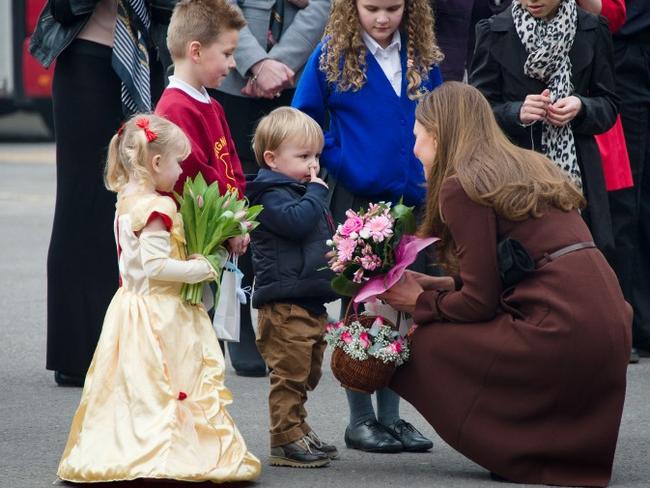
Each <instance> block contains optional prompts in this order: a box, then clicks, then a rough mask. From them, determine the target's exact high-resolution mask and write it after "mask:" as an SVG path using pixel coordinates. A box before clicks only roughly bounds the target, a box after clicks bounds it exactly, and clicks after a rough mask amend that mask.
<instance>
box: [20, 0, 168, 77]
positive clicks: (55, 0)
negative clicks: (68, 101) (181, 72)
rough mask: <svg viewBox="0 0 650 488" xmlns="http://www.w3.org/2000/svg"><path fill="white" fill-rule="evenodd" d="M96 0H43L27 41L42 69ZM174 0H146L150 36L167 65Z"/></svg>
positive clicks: (76, 29) (77, 29) (79, 26)
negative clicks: (169, 28)
mask: <svg viewBox="0 0 650 488" xmlns="http://www.w3.org/2000/svg"><path fill="white" fill-rule="evenodd" d="M98 2H99V0H47V3H46V4H45V7H43V11H42V12H41V15H40V17H39V19H38V24H37V25H36V30H35V31H34V34H33V35H32V39H31V42H30V44H29V52H30V53H31V54H32V56H34V57H35V58H36V59H37V60H38V61H39V62H40V63H41V64H42V65H43V66H45V67H46V68H47V67H49V66H50V64H52V61H54V60H55V59H56V58H57V56H58V55H59V54H61V53H62V52H63V50H64V49H65V48H66V47H68V46H69V45H70V43H71V42H72V41H73V40H74V39H75V38H76V37H77V35H79V32H81V30H82V29H83V28H84V26H85V25H86V22H88V19H89V18H90V16H91V15H92V13H93V11H94V10H95V5H97V3H98ZM176 2H178V0H149V2H148V3H149V5H150V8H151V29H150V35H151V38H152V40H153V43H154V46H155V48H156V50H157V53H158V56H159V58H160V61H161V62H162V64H163V66H164V67H165V68H167V66H169V65H170V64H171V59H170V56H169V52H168V51H167V42H166V39H167V25H168V24H169V18H170V16H171V13H172V10H173V9H174V5H176Z"/></svg>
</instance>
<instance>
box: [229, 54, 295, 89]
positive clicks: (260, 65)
mask: <svg viewBox="0 0 650 488" xmlns="http://www.w3.org/2000/svg"><path fill="white" fill-rule="evenodd" d="M250 71H251V73H253V79H251V80H250V81H249V83H247V84H246V86H245V87H244V88H242V94H244V95H247V96H253V97H257V98H275V97H279V96H280V94H281V93H282V91H283V90H284V89H285V88H293V87H294V86H295V83H294V82H295V78H294V77H295V73H294V72H293V70H292V69H291V68H289V67H288V66H287V65H286V64H284V63H282V62H281V61H277V60H275V59H271V58H265V59H262V60H261V61H258V62H257V63H255V64H254V65H253V66H252V67H251V69H250ZM253 80H255V81H254V82H253ZM253 85H254V86H253Z"/></svg>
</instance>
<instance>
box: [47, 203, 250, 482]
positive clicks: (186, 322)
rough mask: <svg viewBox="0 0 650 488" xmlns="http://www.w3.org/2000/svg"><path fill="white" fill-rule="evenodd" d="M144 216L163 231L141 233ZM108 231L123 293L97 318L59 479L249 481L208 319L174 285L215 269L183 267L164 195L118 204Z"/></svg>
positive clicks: (178, 221)
mask: <svg viewBox="0 0 650 488" xmlns="http://www.w3.org/2000/svg"><path fill="white" fill-rule="evenodd" d="M152 216H158V217H161V218H162V220H163V221H164V222H165V223H166V225H167V227H168V229H169V231H168V232H166V231H154V232H151V231H149V230H146V231H144V232H141V231H142V229H143V228H144V227H145V226H146V224H147V222H148V221H149V219H150V218H151V217H152ZM115 229H116V239H117V242H118V248H119V267H120V277H121V281H122V286H121V287H120V288H119V290H118V291H117V293H116V294H115V297H114V298H113V300H112V302H111V304H110V306H109V308H108V310H107V312H106V318H105V319H104V325H103V329H102V333H101V337H100V339H99V343H98V345H97V349H96V350H95V355H94V357H93V360H92V363H91V365H90V369H89V370H88V374H87V376H86V382H85V385H84V389H83V393H82V396H81V401H80V404H79V407H78V409H77V412H76V413H75V416H74V419H73V421H72V427H71V429H70V435H69V437H68V442H67V444H66V447H65V450H64V452H63V456H62V459H61V462H60V464H59V469H58V472H57V474H58V476H59V477H60V478H61V479H63V480H66V481H72V482H84V483H89V482H103V481H121V480H132V479H136V478H152V479H175V480H181V481H214V482H227V481H245V480H253V479H255V478H257V477H258V476H259V474H260V470H261V467H260V462H259V460H258V459H257V458H256V457H255V456H253V455H252V454H251V453H250V452H248V450H247V448H246V443H245V442H244V439H243V438H242V436H241V434H240V433H239V431H238V429H237V426H236V425H235V423H234V421H233V419H232V418H231V417H230V415H229V414H228V412H227V411H226V407H227V406H228V405H230V404H231V403H232V395H231V393H230V391H229V390H228V389H227V388H226V387H225V386H224V369H225V366H224V358H223V355H222V353H221V349H220V348H219V344H218V342H217V338H216V335H215V333H214V330H213V329H212V325H211V323H210V319H209V318H208V315H207V314H206V312H205V309H204V308H203V306H192V305H188V304H187V303H185V302H184V301H183V300H182V299H181V297H180V288H181V286H182V283H183V282H201V281H204V280H206V279H210V278H213V277H214V271H213V270H212V268H211V267H210V266H209V264H208V263H207V261H205V260H202V259H193V260H185V251H184V242H185V240H184V232H183V223H182V218H181V216H180V214H179V213H178V212H177V211H176V205H175V204H174V202H173V201H172V199H171V198H169V197H164V196H159V195H132V196H129V197H120V198H119V199H118V205H117V212H116V219H115Z"/></svg>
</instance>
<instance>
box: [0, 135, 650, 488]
mask: <svg viewBox="0 0 650 488" xmlns="http://www.w3.org/2000/svg"><path fill="white" fill-rule="evenodd" d="M53 154H54V149H53V146H52V145H50V144H34V143H30V144H1V143H0V487H1V488H5V487H7V488H9V487H11V488H14V487H20V488H23V487H24V488H45V487H48V486H51V485H52V483H53V482H55V479H56V477H55V472H56V466H57V463H58V460H59V457H60V455H61V452H62V450H63V446H64V443H65V440H66V437H67V433H68V428H69V424H70V421H71V418H72V415H73V413H74V410H75V408H76V405H77V402H78V400H79V396H80V393H81V390H80V389H77V388H58V387H56V386H55V385H54V382H53V380H52V375H51V372H48V371H45V369H44V364H45V359H44V358H45V261H46V253H47V245H48V239H49V233H50V226H51V219H52V212H53V204H54V191H55V185H54V181H55V167H54V165H53V159H54V157H53ZM91 265H92V263H89V268H90V267H91ZM227 374H228V380H227V381H228V385H229V387H230V388H231V390H232V391H233V394H234V397H235V402H234V405H233V408H232V409H231V413H232V414H233V416H234V417H235V419H236V421H237V423H238V425H239V428H240V429H241V431H242V432H243V435H244V437H245V438H246V439H247V441H248V444H249V446H250V449H251V450H252V451H253V452H254V453H256V454H257V455H258V456H260V457H261V458H262V459H263V460H265V459H266V455H267V437H266V434H265V433H266V431H267V414H266V398H265V395H266V392H267V381H268V380H267V379H266V378H261V379H244V378H239V377H237V376H235V375H234V374H233V372H232V370H228V373H227ZM594 374H595V375H597V374H598V371H594ZM628 377H629V388H628V396H627V402H626V407H625V414H624V418H623V425H622V428H621V434H620V440H619V445H618V450H617V454H616V463H615V472H614V478H613V480H612V486H616V487H620V488H623V487H628V488H632V487H637V488H641V487H648V486H650V465H649V461H650V458H649V446H650V410H649V409H648V404H649V403H650V360H646V361H645V362H642V363H641V364H639V365H636V366H632V367H631V368H630V370H629V376H628ZM449 394H450V395H453V392H449ZM308 410H309V412H310V416H311V423H312V425H313V426H314V427H315V428H316V430H317V431H318V432H319V433H320V434H321V436H322V437H323V438H326V439H327V440H330V441H333V442H335V443H337V444H338V445H339V447H340V448H341V452H342V455H341V460H340V461H336V462H334V463H333V464H332V465H331V467H329V468H326V469H321V470H316V471H301V470H290V469H283V468H270V467H265V468H264V469H263V474H262V477H261V478H260V480H259V482H258V483H257V484H255V485H253V486H260V487H285V486H289V487H308V486H309V487H312V486H313V487H325V486H328V487H330V486H331V487H347V486H373V487H377V488H380V487H389V486H395V487H401V486H405V487H431V486H440V487H489V486H494V487H499V486H503V485H502V484H500V483H494V482H492V481H490V480H489V478H488V476H487V473H486V472H485V471H484V470H483V469H482V468H480V467H479V466H477V465H475V464H473V463H471V462H470V461H468V460H466V459H465V458H463V457H462V456H461V455H460V454H458V453H456V452H455V451H453V450H452V449H451V448H450V447H448V446H447V445H445V444H444V443H443V442H442V441H441V440H440V439H439V438H437V437H436V436H435V434H434V432H433V431H432V429H431V428H430V427H429V426H428V425H427V424H426V423H424V422H423V421H422V419H421V418H420V417H419V415H418V414H417V413H416V412H415V411H414V410H413V409H412V408H411V407H410V406H409V405H407V404H403V407H402V411H403V416H404V417H406V418H407V419H409V420H411V421H412V422H413V423H414V424H415V425H416V426H417V427H419V428H421V429H422V431H423V432H425V433H426V434H428V435H430V436H432V437H433V438H434V439H435V447H434V449H433V451H432V452H431V453H428V454H417V455H415V454H411V455H407V454H398V455H369V454H362V453H359V452H357V451H350V450H347V449H345V448H344V447H343V442H342V433H343V430H344V428H345V424H346V415H347V407H346V403H345V398H344V394H343V391H342V390H341V389H340V388H339V387H338V386H337V384H336V383H335V381H334V380H333V378H332V376H331V372H329V370H326V371H325V375H324V378H323V381H322V384H321V385H320V386H319V388H318V390H317V391H316V392H315V393H314V394H313V395H312V396H311V397H310V401H309V403H308ZM594 428H597V426H594ZM119 486H132V485H131V484H127V485H125V484H121V485H119ZM153 486H156V485H153ZM163 486H170V485H163ZM185 486H194V485H185Z"/></svg>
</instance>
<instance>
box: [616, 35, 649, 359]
mask: <svg viewBox="0 0 650 488" xmlns="http://www.w3.org/2000/svg"><path fill="white" fill-rule="evenodd" d="M614 47H615V52H616V56H615V60H616V77H617V84H618V87H617V88H618V94H619V96H620V97H621V100H622V103H621V120H622V123H623V131H624V133H625V140H626V143H627V149H628V153H629V155H630V164H631V167H632V176H633V179H634V187H633V188H630V189H625V190H619V191H615V192H611V193H610V195H609V196H610V210H611V214H612V224H613V226H614V235H615V239H616V252H615V260H614V268H615V270H616V273H617V275H618V277H619V280H620V282H621V287H622V289H623V294H624V295H625V298H626V299H627V300H628V301H629V302H630V303H631V304H632V306H633V307H634V323H633V339H634V345H635V346H637V347H640V348H643V349H650V86H649V85H648V80H650V39H646V40H643V41H637V40H633V39H632V40H630V39H628V40H621V39H617V40H616V42H615V44H614Z"/></svg>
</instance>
